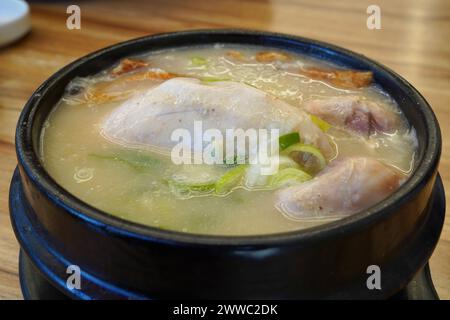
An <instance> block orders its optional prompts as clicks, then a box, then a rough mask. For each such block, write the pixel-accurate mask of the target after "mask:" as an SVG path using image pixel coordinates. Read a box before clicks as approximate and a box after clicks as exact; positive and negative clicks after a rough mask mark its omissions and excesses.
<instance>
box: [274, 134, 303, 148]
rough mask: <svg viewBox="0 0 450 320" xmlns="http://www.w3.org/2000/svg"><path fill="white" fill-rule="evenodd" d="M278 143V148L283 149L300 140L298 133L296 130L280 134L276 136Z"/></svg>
mask: <svg viewBox="0 0 450 320" xmlns="http://www.w3.org/2000/svg"><path fill="white" fill-rule="evenodd" d="M278 141H279V144H280V150H284V149H286V148H287V147H289V146H291V145H293V144H295V143H299V142H300V135H299V134H298V132H292V133H288V134H285V135H282V136H280V137H279V138H278Z"/></svg>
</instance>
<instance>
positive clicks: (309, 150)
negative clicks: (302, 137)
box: [283, 143, 327, 170]
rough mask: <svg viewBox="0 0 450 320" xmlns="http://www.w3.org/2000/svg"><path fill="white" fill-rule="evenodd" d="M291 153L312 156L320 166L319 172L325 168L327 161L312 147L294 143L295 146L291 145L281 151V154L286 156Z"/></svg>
mask: <svg viewBox="0 0 450 320" xmlns="http://www.w3.org/2000/svg"><path fill="white" fill-rule="evenodd" d="M292 152H307V153H310V154H312V155H313V156H315V157H316V158H317V160H318V161H319V165H320V168H319V169H320V170H322V169H323V168H325V166H326V165H327V160H326V159H325V157H324V156H323V154H322V152H320V150H319V149H317V148H316V147H314V146H311V145H307V144H302V143H296V144H293V145H291V146H289V147H287V148H286V149H285V150H283V153H284V154H286V155H289V154H290V153H292Z"/></svg>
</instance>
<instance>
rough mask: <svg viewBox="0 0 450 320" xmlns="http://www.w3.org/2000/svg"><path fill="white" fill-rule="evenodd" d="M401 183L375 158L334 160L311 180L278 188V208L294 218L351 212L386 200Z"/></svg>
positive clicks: (393, 172) (395, 174)
mask: <svg viewBox="0 0 450 320" xmlns="http://www.w3.org/2000/svg"><path fill="white" fill-rule="evenodd" d="M400 184H401V177H400V175H399V174H398V173H397V172H395V171H394V170H393V169H391V168H389V167H387V166H385V165H384V164H383V163H381V162H379V161H378V160H375V159H372V158H364V157H355V158H346V159H342V160H334V161H332V162H331V163H330V164H329V165H328V167H327V168H325V169H324V170H323V171H322V172H321V173H319V175H317V176H316V177H315V178H314V179H312V180H310V181H308V182H305V183H302V184H299V185H296V186H291V187H288V188H286V189H282V190H280V191H278V193H277V197H278V200H277V201H278V203H277V207H278V208H280V210H282V211H283V212H285V213H286V214H288V215H290V216H292V217H293V218H317V217H333V216H342V215H350V214H354V213H357V212H359V211H362V210H364V209H367V208H369V207H371V206H372V205H374V204H376V203H378V202H379V201H381V200H383V199H385V198H386V197H388V196H389V195H390V194H392V193H393V192H394V191H395V190H396V189H397V188H398V187H399V186H400Z"/></svg>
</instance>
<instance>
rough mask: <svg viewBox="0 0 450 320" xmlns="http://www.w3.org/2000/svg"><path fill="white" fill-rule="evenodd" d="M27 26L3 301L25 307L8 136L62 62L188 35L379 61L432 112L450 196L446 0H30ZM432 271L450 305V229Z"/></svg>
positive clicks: (11, 85) (8, 99)
mask: <svg viewBox="0 0 450 320" xmlns="http://www.w3.org/2000/svg"><path fill="white" fill-rule="evenodd" d="M373 3H376V4H377V5H378V6H379V7H380V9H381V29H380V30H369V29H368V28H367V26H366V20H367V17H368V14H367V13H366V10H367V7H368V6H369V5H371V4H373ZM70 4H78V5H79V6H80V8H81V29H80V30H68V29H67V28H66V19H67V17H68V14H67V13H66V9H67V6H68V5H70ZM31 17H32V31H31V33H30V34H28V35H27V36H26V37H25V38H23V39H22V40H21V41H19V42H17V43H15V44H13V45H10V46H8V47H6V48H0V299H21V298H22V296H21V292H20V289H19V282H18V271H17V258H18V249H19V247H18V244H17V242H16V239H15V237H14V235H13V232H12V229H11V224H10V221H9V211H8V190H9V183H10V179H11V175H12V172H13V170H14V167H15V166H16V157H15V152H14V129H15V125H16V121H17V118H18V116H19V113H20V111H21V109H22V107H23V105H24V103H25V102H26V100H27V99H28V97H29V96H30V95H31V93H32V92H33V91H34V90H35V89H36V88H37V86H38V85H39V84H40V83H42V82H43V81H44V80H45V79H46V78H48V77H49V76H50V75H51V74H52V73H54V72H55V71H57V70H58V69H60V68H61V67H63V66H64V65H66V64H67V63H69V62H71V61H73V60H74V59H76V58H78V57H80V56H82V55H85V54H87V53H89V52H91V51H94V50H97V49H100V48H102V47H104V46H108V45H111V44H113V43H116V42H119V41H124V40H127V39H130V38H134V37H139V36H144V35H148V34H153V33H160V32H168V31H177V30H186V29H199V28H229V27H232V28H249V29H259V30H269V31H276V32H284V33H290V34H295V35H301V36H305V37H310V38H315V39H319V40H323V41H327V42H331V43H334V44H337V45H339V46H343V47H346V48H348V49H351V50H354V51H357V52H360V53H362V54H364V55H366V56H368V57H370V58H373V59H375V60H378V61H379V62H381V63H383V64H385V65H387V66H388V67H390V68H392V69H393V70H395V71H396V72H398V73H399V74H401V75H402V76H404V77H405V78H406V79H407V80H408V81H410V82H411V83H412V84H413V85H414V86H415V87H416V88H417V89H418V90H419V91H420V92H421V93H422V94H423V95H424V96H425V98H426V99H427V100H428V101H429V102H430V104H431V105H432V107H433V109H434V111H435V113H436V114H437V117H438V119H439V121H440V123H441V128H442V136H443V153H442V160H441V164H440V173H441V175H442V178H443V180H444V184H445V187H446V188H447V189H450V139H449V136H450V125H449V123H450V90H449V85H450V2H449V1H448V0H415V1H402V0H401V1H393V0H377V1H373V0H370V1H367V0H360V1H356V0H355V1H348V0H346V1H315V0H304V1H303V0H300V1H295V0H271V1H265V0H260V1H257V0H239V1H234V0H222V1H197V0H192V1H190V0H152V1H147V0H127V1H122V0H97V1H96V0H91V1H88V0H85V1H70V2H67V3H66V2H64V1H62V2H61V1H55V2H50V1H47V2H37V1H31ZM447 200H449V198H448V196H447ZM431 269H432V275H433V279H434V283H435V285H436V288H437V291H438V293H439V294H440V296H441V298H445V299H449V298H450V222H449V221H446V223H445V226H444V230H443V233H442V236H441V240H440V242H439V244H438V246H437V249H436V251H435V253H434V255H433V257H432V259H431Z"/></svg>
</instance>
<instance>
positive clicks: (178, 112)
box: [102, 78, 334, 157]
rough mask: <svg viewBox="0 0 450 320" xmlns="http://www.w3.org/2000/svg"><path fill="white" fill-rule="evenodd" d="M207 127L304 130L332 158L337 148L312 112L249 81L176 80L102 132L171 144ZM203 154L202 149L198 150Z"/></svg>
mask: <svg viewBox="0 0 450 320" xmlns="http://www.w3.org/2000/svg"><path fill="white" fill-rule="evenodd" d="M199 120H201V121H202V130H203V131H205V130H207V129H210V128H211V129H218V130H220V131H221V133H222V135H223V136H225V130H226V129H237V128H239V129H243V130H247V129H256V130H258V129H267V130H270V129H279V133H280V135H282V134H285V133H290V132H295V131H297V132H299V133H300V136H301V138H302V142H303V143H306V144H312V145H315V146H316V147H318V148H319V149H321V150H322V152H323V153H324V155H325V156H328V157H331V156H332V155H333V153H334V149H333V148H332V147H331V145H330V142H329V140H328V138H327V136H326V135H325V134H324V133H323V132H322V131H321V130H320V129H319V128H318V127H317V126H316V125H315V124H314V123H313V122H312V121H311V119H310V117H309V116H308V114H306V113H305V112H304V111H302V110H301V109H299V108H296V107H294V106H291V105H289V104H287V103H286V102H283V101H282V100H280V99H277V98H275V97H273V96H271V95H269V94H267V93H265V92H263V91H261V90H258V89H256V88H254V87H251V86H248V85H246V84H243V83H239V82H233V81H221V82H212V83H203V82H201V81H200V80H198V79H192V78H173V79H170V80H167V81H165V82H163V83H162V84H160V85H158V86H156V87H154V88H151V89H149V90H147V91H146V92H144V93H142V94H138V95H135V96H133V97H132V98H130V99H128V100H126V101H124V102H123V103H122V104H121V105H120V106H119V107H118V108H117V109H116V110H114V111H113V112H112V113H111V114H110V115H109V116H107V118H106V119H105V120H104V122H103V125H102V132H103V134H104V136H105V137H107V138H108V139H110V140H112V141H116V142H120V143H125V144H133V145H136V144H138V145H148V146H156V147H160V148H171V147H173V146H174V144H175V143H174V142H173V141H171V134H172V132H174V130H176V129H180V128H183V129H187V130H189V131H190V133H191V136H192V137H193V136H194V134H193V127H194V121H199ZM193 151H194V152H198V151H201V150H196V149H194V150H193Z"/></svg>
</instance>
